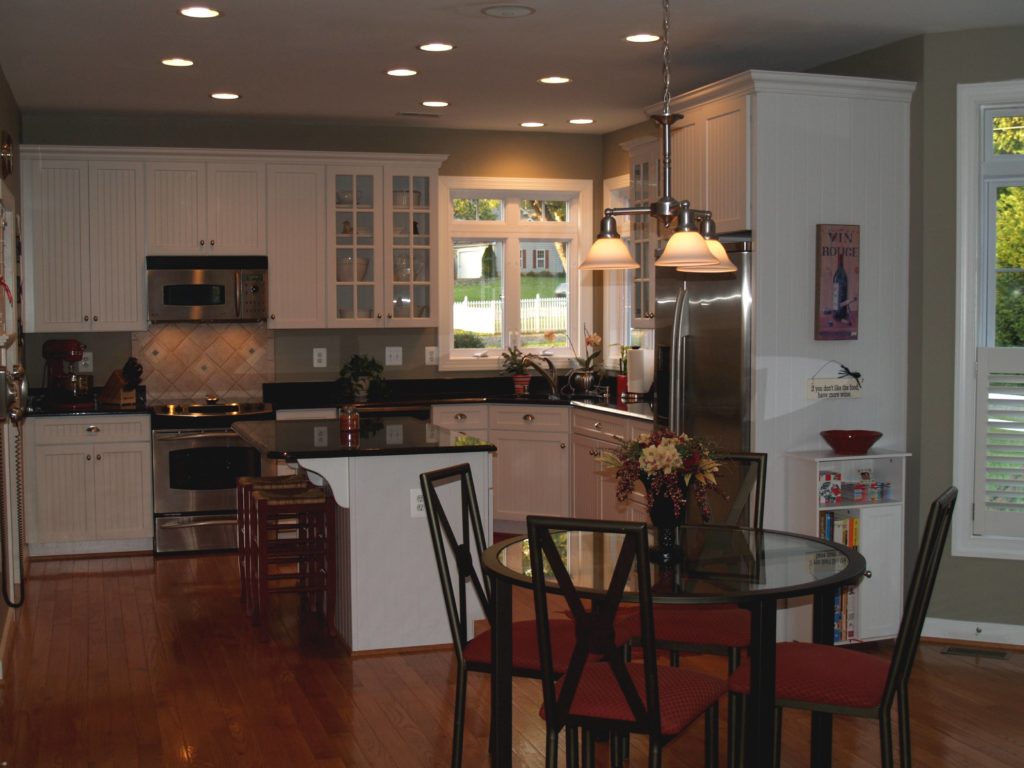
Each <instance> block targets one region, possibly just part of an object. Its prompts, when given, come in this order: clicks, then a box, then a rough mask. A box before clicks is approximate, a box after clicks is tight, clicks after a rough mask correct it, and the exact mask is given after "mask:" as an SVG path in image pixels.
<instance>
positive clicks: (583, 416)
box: [572, 410, 630, 443]
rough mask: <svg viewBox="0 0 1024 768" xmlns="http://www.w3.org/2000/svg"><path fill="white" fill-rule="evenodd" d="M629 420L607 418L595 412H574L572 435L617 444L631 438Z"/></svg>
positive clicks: (613, 417)
mask: <svg viewBox="0 0 1024 768" xmlns="http://www.w3.org/2000/svg"><path fill="white" fill-rule="evenodd" d="M629 427H630V420H629V419H621V418H616V417H615V416H605V415H604V414H600V413H595V412H593V411H590V412H584V411H579V410H574V411H573V414H572V433H573V434H574V435H583V436H586V437H592V438H594V439H596V440H604V441H606V442H612V443H614V442H617V441H621V440H626V439H627V438H628V437H629Z"/></svg>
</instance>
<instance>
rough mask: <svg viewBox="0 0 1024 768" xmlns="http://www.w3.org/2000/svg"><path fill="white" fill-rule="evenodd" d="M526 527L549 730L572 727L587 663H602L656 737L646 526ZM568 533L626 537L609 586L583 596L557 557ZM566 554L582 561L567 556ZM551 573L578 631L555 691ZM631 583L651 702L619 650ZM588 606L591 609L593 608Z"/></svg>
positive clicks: (557, 522) (566, 523)
mask: <svg viewBox="0 0 1024 768" xmlns="http://www.w3.org/2000/svg"><path fill="white" fill-rule="evenodd" d="M526 525H527V530H528V531H529V540H530V568H531V574H532V578H533V596H534V610H535V613H536V617H537V636H538V639H539V643H540V659H541V671H542V688H543V691H544V715H545V718H546V719H547V723H548V728H549V731H550V730H555V731H557V730H559V729H561V728H562V727H563V726H564V725H565V724H566V719H567V717H568V714H569V711H570V709H571V707H572V702H573V698H574V697H575V695H576V691H577V688H578V686H579V683H580V678H581V676H582V675H583V672H584V668H585V665H586V664H588V663H593V662H594V661H595V660H596V661H600V662H608V664H609V665H610V667H611V670H612V672H613V676H614V679H615V682H616V683H617V684H618V688H619V691H620V692H621V694H622V695H623V697H624V698H625V701H626V702H627V703H628V705H629V708H630V710H631V712H632V714H633V717H634V719H635V721H636V724H637V728H635V730H641V729H642V730H643V731H645V732H647V733H658V732H659V731H658V730H657V729H658V727H659V726H658V724H659V723H660V722H661V720H660V712H659V703H658V677H657V670H656V666H657V657H656V656H655V649H654V624H653V622H654V619H653V616H652V611H651V573H650V567H649V565H648V557H647V526H646V525H644V524H643V523H626V522H610V521H604V520H581V519H577V518H565V517H540V516H530V517H527V518H526ZM562 531H566V532H570V533H571V532H573V531H585V532H591V533H595V534H605V535H620V536H621V537H622V546H621V548H620V549H619V551H618V554H617V555H616V556H615V561H614V567H613V568H611V569H610V570H606V571H605V572H606V573H607V574H609V575H608V577H607V582H606V584H603V585H602V584H599V583H594V584H593V586H592V587H590V588H588V589H587V590H586V591H584V592H581V591H580V590H579V589H577V586H576V584H575V583H574V581H573V578H572V575H571V574H570V573H569V571H568V569H567V568H566V565H565V561H564V560H563V555H562V553H561V552H560V551H559V544H558V543H556V540H555V537H556V536H557V535H558V534H559V533H560V532H562ZM597 549H598V547H597V546H596V543H595V553H594V556H595V558H597V557H598V556H599V553H598V552H597ZM611 549H612V548H611V547H609V546H608V545H607V543H605V544H604V545H603V546H602V547H601V551H602V552H604V553H605V556H606V557H607V556H609V554H610V550H611ZM566 556H577V555H575V553H572V552H569V553H567V554H566ZM548 574H550V575H551V576H553V578H554V581H555V582H556V583H557V591H558V592H559V593H561V594H562V596H563V597H564V598H565V601H566V602H567V603H568V606H569V611H570V613H571V614H572V619H573V621H574V622H575V625H576V643H575V645H574V647H573V652H572V656H571V658H570V660H569V665H568V669H567V670H566V672H565V674H564V675H563V676H562V681H561V687H560V689H559V690H558V691H557V693H556V690H555V674H554V671H553V666H552V654H551V632H550V628H549V624H548V593H549V591H550V590H551V589H552V586H551V584H549V582H548V579H547V575H548ZM596 578H597V574H596V573H595V579H596ZM630 583H632V585H633V587H634V588H635V589H636V592H637V594H638V597H639V607H640V623H641V638H642V643H643V651H644V686H645V693H646V697H645V699H642V698H641V696H640V695H639V692H638V691H637V689H636V686H634V684H633V680H632V678H630V676H629V672H628V671H627V669H626V661H625V659H624V656H623V653H622V650H621V648H617V647H616V644H615V628H614V624H615V615H616V612H617V610H618V607H619V603H620V602H621V601H622V594H623V591H624V590H625V589H626V586H627V584H630ZM585 602H586V603H589V606H590V607H589V609H588V608H587V606H586V605H585ZM609 694H610V695H613V694H614V692H613V691H610V692H609ZM645 700H646V705H645V703H644V701H645Z"/></svg>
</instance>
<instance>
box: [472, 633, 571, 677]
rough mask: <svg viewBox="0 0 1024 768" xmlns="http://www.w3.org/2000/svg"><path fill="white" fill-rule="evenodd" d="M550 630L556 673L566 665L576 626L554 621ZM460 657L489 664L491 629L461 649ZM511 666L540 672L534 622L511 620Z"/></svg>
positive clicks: (567, 664)
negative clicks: (461, 654) (461, 655)
mask: <svg viewBox="0 0 1024 768" xmlns="http://www.w3.org/2000/svg"><path fill="white" fill-rule="evenodd" d="M549 626H550V629H551V666H552V667H553V668H554V671H555V673H556V674H559V675H560V674H562V673H564V672H565V670H566V669H567V668H568V667H569V657H571V656H572V649H573V646H574V645H575V644H576V626H575V624H573V622H571V621H564V620H556V621H552V622H551V623H550V624H549ZM462 653H463V656H464V657H465V659H466V661H467V662H468V663H470V664H480V665H488V666H489V665H490V664H491V630H490V629H487V630H485V631H483V632H481V633H480V634H478V635H477V636H476V637H474V638H473V639H472V640H470V641H469V642H468V643H466V647H465V648H463V649H462ZM512 668H513V669H525V670H530V671H534V672H540V651H539V649H538V645H537V622H535V621H532V620H531V621H515V622H513V623H512Z"/></svg>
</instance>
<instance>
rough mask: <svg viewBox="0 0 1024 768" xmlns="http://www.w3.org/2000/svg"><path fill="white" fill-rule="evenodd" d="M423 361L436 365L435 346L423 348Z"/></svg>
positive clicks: (426, 363)
mask: <svg viewBox="0 0 1024 768" xmlns="http://www.w3.org/2000/svg"><path fill="white" fill-rule="evenodd" d="M423 362H424V364H425V365H437V347H424V348H423Z"/></svg>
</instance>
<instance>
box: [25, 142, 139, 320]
mask: <svg viewBox="0 0 1024 768" xmlns="http://www.w3.org/2000/svg"><path fill="white" fill-rule="evenodd" d="M24 156H25V166H26V169H27V173H26V174H25V177H24V182H23V184H24V187H25V193H26V195H25V199H26V200H27V201H28V204H27V206H26V214H25V216H26V227H25V251H26V254H27V257H26V259H25V267H24V274H25V284H26V286H27V291H26V295H25V330H26V331H29V332H58V333H65V332H68V333H82V332H86V331H134V330H144V329H145V327H146V316H145V302H144V299H143V296H144V285H145V273H144V257H145V244H144V219H143V200H144V185H143V164H142V163H141V162H134V161H129V160H122V159H119V158H116V157H102V156H97V155H93V156H91V157H90V158H89V159H82V158H81V157H71V156H66V155H63V154H61V153H60V152H53V153H50V154H47V153H44V152H33V151H28V152H25V153H24Z"/></svg>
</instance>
